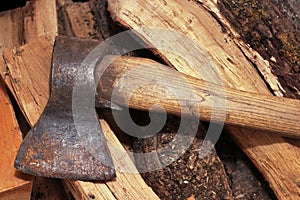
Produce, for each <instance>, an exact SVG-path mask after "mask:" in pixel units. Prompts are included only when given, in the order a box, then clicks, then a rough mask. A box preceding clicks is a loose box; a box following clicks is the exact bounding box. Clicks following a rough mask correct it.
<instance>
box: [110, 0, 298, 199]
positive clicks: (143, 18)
mask: <svg viewBox="0 0 300 200" xmlns="http://www.w3.org/2000/svg"><path fill="white" fill-rule="evenodd" d="M108 9H109V10H110V12H111V14H112V17H113V19H114V20H115V21H117V22H119V23H120V24H122V25H123V26H125V27H127V28H133V29H137V28H142V27H159V28H169V29H173V30H176V31H179V32H181V33H183V34H184V35H187V36H188V37H190V38H191V39H193V40H195V41H196V42H197V43H198V44H199V45H200V46H201V47H202V48H204V49H205V50H206V51H207V52H208V53H209V55H210V56H211V58H212V59H213V61H214V63H215V64H216V66H217V69H218V72H219V73H220V74H221V77H222V80H223V82H224V84H225V85H226V86H229V87H233V88H237V89H241V90H246V91H250V92H259V93H263V94H267V95H268V94H269V95H271V94H270V91H269V90H268V88H267V87H266V85H265V84H264V82H263V81H262V80H261V78H260V76H259V75H258V74H257V72H256V69H254V67H253V66H252V65H251V63H249V62H248V60H247V59H246V58H245V56H244V55H243V53H242V52H241V51H240V49H239V48H238V46H237V45H236V44H235V43H234V41H233V40H232V38H231V37H230V34H228V33H223V32H222V27H221V26H220V25H219V24H218V22H217V21H216V20H215V19H214V18H213V17H212V16H211V15H210V14H209V13H208V12H207V11H206V10H205V9H204V8H203V7H201V6H200V5H199V4H196V3H195V2H191V1H179V0H178V1H172V2H170V1H168V2H166V1H160V0H155V1H147V2H145V1H139V0H138V1H135V4H134V6H133V4H132V2H131V1H126V0H119V1H117V0H109V1H108ZM135 33H136V34H137V35H138V36H140V37H141V38H142V39H143V40H144V41H145V42H146V43H148V44H151V45H152V46H157V45H159V44H158V43H161V41H162V40H163V39H168V38H170V37H171V36H170V35H167V36H165V37H164V35H161V34H160V35H150V34H148V33H147V32H146V31H143V30H141V29H140V30H136V31H135ZM166 41H168V40H166ZM169 45H170V50H171V51H173V52H176V51H177V49H176V48H178V46H179V47H180V48H181V50H182V51H183V52H182V53H181V55H189V50H190V49H189V47H188V46H184V44H182V42H181V43H180V41H178V42H175V41H174V42H173V43H169ZM155 51H156V53H159V55H161V57H162V58H163V59H164V60H165V61H166V62H167V63H169V64H170V65H171V66H173V67H175V68H176V69H178V70H179V71H181V72H183V73H186V74H189V75H193V76H195V77H197V78H203V75H204V74H200V73H198V72H199V70H198V69H197V68H195V66H192V65H191V64H190V63H189V61H185V60H183V58H184V56H183V58H180V57H178V56H173V55H172V54H171V53H170V52H164V51H158V50H155ZM198 62H199V63H201V59H200V60H198ZM205 62H207V61H206V60H204V63H205ZM202 63H203V60H202ZM212 72H213V71H212V70H207V71H206V73H205V75H204V76H205V77H204V78H205V79H206V80H210V74H212ZM212 81H213V79H212ZM274 106H276V105H274ZM262 120H263V119H262ZM227 129H228V130H229V132H230V133H231V134H232V136H233V137H234V138H235V141H236V142H237V143H238V144H239V146H240V147H241V148H242V149H243V151H244V152H245V153H246V154H247V155H248V156H249V158H250V159H251V160H252V162H253V163H254V164H255V165H256V167H257V168H258V169H259V170H260V171H261V172H262V173H263V175H264V177H265V178H266V179H267V180H268V182H269V183H270V186H271V187H272V189H273V190H274V192H275V194H276V195H277V197H278V198H280V199H297V198H299V194H300V188H299V186H298V185H299V184H298V183H299V179H298V177H299V174H300V162H299V158H300V150H299V148H298V147H296V146H293V145H291V144H290V143H288V142H287V141H286V140H285V139H284V138H282V137H280V136H275V135H268V134H265V133H264V132H261V131H254V130H246V129H243V128H237V127H227Z"/></svg>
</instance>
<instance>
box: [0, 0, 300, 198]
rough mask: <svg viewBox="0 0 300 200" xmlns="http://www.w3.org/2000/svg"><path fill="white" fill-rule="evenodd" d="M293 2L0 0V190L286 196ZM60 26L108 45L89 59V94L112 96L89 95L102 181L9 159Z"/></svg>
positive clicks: (296, 130) (299, 178)
mask: <svg viewBox="0 0 300 200" xmlns="http://www.w3.org/2000/svg"><path fill="white" fill-rule="evenodd" d="M267 2H270V4H268V3H267ZM1 4H4V3H3V2H1ZM246 4H247V5H246ZM268 5H270V7H268ZM293 5H294V6H295V5H296V3H294V1H287V2H286V3H283V4H280V5H279V4H277V3H276V2H275V1H273V0H265V1H263V2H259V1H247V2H246V3H241V1H238V0H236V1H231V2H230V1H226V0H220V1H210V0H206V1H199V0H191V1H187V0H186V1H182V0H181V1H180V0H172V1H163V0H153V1H141V0H136V1H128V0H107V1H100V0H90V1H72V0H56V1H55V0H43V1H42V0H30V1H18V2H17V1H12V2H11V5H5V6H4V5H3V7H2V8H1V7H0V9H1V12H0V23H1V26H0V54H1V56H0V73H1V74H0V115H1V117H0V134H1V140H0V152H1V163H0V164H1V166H0V176H1V181H0V199H86V200H88V199H189V200H191V199H292V200H294V199H300V160H299V159H300V149H299V147H300V143H299V138H300V123H299V122H300V121H299V120H300V104H299V100H296V98H299V96H300V93H299V91H300V74H299V66H300V55H299V43H300V41H299V40H298V39H297V38H299V36H300V30H299V27H300V23H299V21H300V20H299V16H300V14H299V15H297V9H294V7H293ZM1 6H2V5H1ZM237 6H238V7H237ZM242 6H245V7H242ZM296 6H297V5H296ZM275 8H276V9H277V10H275ZM268 9H272V10H270V12H269V11H268ZM287 9H288V10H287ZM275 15H276V16H277V17H278V18H276V17H274V16H275ZM239 16H241V17H239ZM270 16H273V17H270ZM297 19H298V20H297ZM272 20H274V21H272ZM251 31H252V32H251ZM60 36H64V37H63V38H71V37H72V38H75V39H74V41H76V40H77V39H78V40H79V41H83V42H84V41H89V42H91V43H99V44H100V45H101V44H104V45H103V46H102V49H104V51H105V48H110V49H111V51H112V52H114V53H110V54H112V55H107V56H105V57H104V58H103V59H102V60H101V63H104V64H105V63H106V64H107V68H106V70H105V71H103V72H102V71H100V70H98V71H97V70H95V74H96V76H97V77H98V76H99V83H98V85H97V92H96V101H97V99H98V97H99V96H101V98H103V99H105V100H108V101H111V102H112V103H113V104H114V105H117V106H120V107H121V110H118V109H117V110H114V108H113V107H111V108H108V109H107V108H98V107H97V106H96V107H97V108H96V111H97V115H98V117H99V124H100V125H101V128H102V131H103V134H104V136H105V138H106V140H107V143H108V148H109V151H110V153H111V157H112V160H113V163H114V166H115V172H116V178H114V179H112V180H101V181H87V180H76V179H72V177H59V179H58V178H57V177H56V178H53V177H51V176H46V177H44V176H34V175H32V174H27V173H23V172H21V171H19V170H17V169H15V168H14V162H15V159H16V155H17V153H18V149H19V147H20V145H21V143H22V140H23V139H24V137H25V136H26V134H27V133H28V131H29V130H31V128H32V127H33V126H34V125H35V124H36V123H37V121H38V120H39V119H40V116H41V115H42V113H43V111H44V108H45V106H46V105H47V102H48V99H49V96H50V91H52V92H53V88H51V84H49V82H50V80H51V78H53V77H52V76H53V74H51V66H52V65H53V63H54V61H53V50H54V49H55V47H56V46H55V45H56V42H55V41H57V38H58V37H60ZM76 38H77V39H76ZM254 38H255V39H254ZM108 41H110V43H109V42H108ZM73 50H74V49H72V51H73ZM65 51H66V52H69V51H70V52H71V50H70V49H67V48H66V50H65ZM82 51H84V49H83V50H82ZM116 52H117V53H116ZM65 55H67V54H65ZM75 57H76V56H75ZM102 61H103V62H102ZM101 63H100V64H99V63H98V65H101ZM287 97H289V98H287ZM292 98H294V99H292ZM127 107H129V108H130V109H129V110H128V113H125V112H123V111H124V110H127V109H125V108H127ZM122 109H123V110H122ZM151 109H152V110H151ZM149 110H150V111H149ZM162 113H165V115H163V114H162ZM162 116H164V117H163V118H162ZM120 119H122V120H121V121H122V122H126V123H125V125H124V124H123V125H120ZM124 119H126V120H124ZM129 119H130V120H129ZM97 121H98V119H97ZM53 123H54V122H53ZM130 123H134V124H135V125H129V124H130ZM151 124H152V126H151ZM153 124H154V125H153ZM223 125H224V126H223ZM137 126H138V128H136V127H137ZM122 127H125V129H126V127H127V129H128V127H129V130H125V129H124V128H122ZM147 127H152V129H151V131H149V130H150V129H147ZM182 127H184V128H182ZM134 130H135V131H134ZM136 130H137V131H136ZM130 132H131V133H132V132H137V134H130ZM25 138H26V137H25ZM187 140H188V141H187ZM35 142H38V141H35ZM93 142H95V143H97V141H93ZM95 146H97V144H96V145H95ZM28 151H30V149H29V150H28ZM31 151H33V150H32V149H31ZM73 156H76V155H73ZM45 157H46V156H45ZM47 159H48V158H47ZM49 159H50V160H51V158H49ZM27 164H28V163H27ZM25 165H26V163H25ZM28 165H30V164H28ZM78 173H80V172H78Z"/></svg>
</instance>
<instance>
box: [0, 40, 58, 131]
mask: <svg viewBox="0 0 300 200" xmlns="http://www.w3.org/2000/svg"><path fill="white" fill-rule="evenodd" d="M51 56H52V45H51V44H50V43H49V41H48V40H47V39H45V38H39V39H36V40H33V41H32V42H30V43H28V44H25V45H24V46H21V47H17V48H10V49H6V50H4V52H3V57H4V60H5V64H6V67H7V70H8V71H6V72H1V75H2V77H3V79H4V80H5V82H6V84H7V86H8V87H9V89H10V91H11V93H12V94H13V95H14V97H15V99H16V100H17V103H18V104H19V106H20V108H21V111H22V112H23V114H24V116H25V118H26V119H27V121H28V122H29V124H30V125H31V126H33V125H34V123H35V122H36V121H37V120H38V118H39V116H40V114H41V113H42V111H43V109H44V106H45V105H46V103H47V101H48V97H49V89H48V88H49V86H48V85H49V83H48V82H47V80H49V72H50V67H51ZM45 80H46V81H45ZM45 88H47V89H45Z"/></svg>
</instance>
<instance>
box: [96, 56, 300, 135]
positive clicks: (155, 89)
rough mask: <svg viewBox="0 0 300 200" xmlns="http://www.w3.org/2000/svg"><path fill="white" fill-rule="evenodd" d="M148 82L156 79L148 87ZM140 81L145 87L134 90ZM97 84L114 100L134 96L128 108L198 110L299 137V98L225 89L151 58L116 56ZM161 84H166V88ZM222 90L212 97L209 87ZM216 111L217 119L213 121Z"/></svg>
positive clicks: (230, 121) (219, 119)
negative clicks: (216, 105)
mask: <svg viewBox="0 0 300 200" xmlns="http://www.w3.org/2000/svg"><path fill="white" fill-rule="evenodd" d="M115 58H116V57H106V59H105V60H102V62H104V63H106V62H107V63H111V62H112V61H113V59H115ZM141 63H143V64H142V65H141ZM96 72H97V71H96ZM125 76H126V81H123V80H122V79H121V78H122V77H125ZM145 80H155V81H156V82H155V83H153V84H150V85H144V83H145ZM183 80H184V81H185V82H183ZM137 85H140V86H141V87H140V88H139V89H138V90H135V88H136V87H137ZM99 86H100V87H98V89H97V90H98V91H99V92H98V93H99V94H102V95H103V96H102V97H103V98H106V99H108V100H110V97H111V94H112V92H113V91H114V95H115V99H116V100H117V102H114V103H117V104H119V105H125V106H127V105H126V102H127V100H128V99H130V102H129V107H130V108H134V109H138V110H145V111H148V110H149V108H150V107H151V106H152V105H154V104H159V105H161V106H162V107H163V108H164V110H165V111H166V112H167V113H168V114H173V115H176V116H182V115H187V116H191V117H193V116H195V113H199V117H200V119H201V120H204V121H208V122H209V121H213V122H215V123H220V122H223V121H225V123H226V124H231V125H237V126H241V127H248V128H255V129H263V130H266V131H274V132H278V133H281V134H282V135H284V136H288V137H293V138H298V139H300V101H299V100H295V99H289V98H283V97H276V96H267V95H262V94H257V93H250V92H245V91H240V90H236V89H232V88H229V87H224V88H222V87H220V85H217V84H212V83H210V84H209V87H208V84H207V82H205V81H204V80H202V79H197V78H194V77H191V76H188V75H185V74H182V73H179V72H178V71H176V70H174V69H171V68H168V67H166V66H165V65H162V64H160V63H157V62H155V61H152V60H150V59H145V58H137V57H120V58H117V59H116V60H114V61H113V63H112V64H111V65H109V67H108V68H107V69H106V71H105V73H104V74H103V76H102V79H101V81H100V83H99ZM163 86H166V87H167V88H166V89H162V87H163ZM222 90H224V92H225V93H224V96H216V97H215V98H211V95H210V91H214V92H215V94H222ZM170 91H176V92H177V93H176V94H177V95H179V94H180V96H177V98H176V96H174V94H173V93H170ZM225 94H226V96H225ZM178 101H179V102H178ZM213 101H216V102H222V101H224V106H222V105H220V106H218V107H215V108H212V107H211V105H212V103H213ZM225 105H226V106H225ZM274 105H276V107H274ZM157 110H158V111H162V110H160V109H159V108H158V109H157ZM212 113H214V119H211V115H212ZM261 119H264V120H261Z"/></svg>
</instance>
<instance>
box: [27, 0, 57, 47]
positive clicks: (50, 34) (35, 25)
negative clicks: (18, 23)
mask: <svg viewBox="0 0 300 200" xmlns="http://www.w3.org/2000/svg"><path fill="white" fill-rule="evenodd" d="M57 33H58V22H57V11H56V1H55V0H35V1H28V2H26V5H25V7H24V38H25V41H26V42H30V41H32V40H35V39H36V38H38V37H46V38H47V39H48V40H49V41H51V42H52V43H53V42H54V40H55V36H56V35H57Z"/></svg>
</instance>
